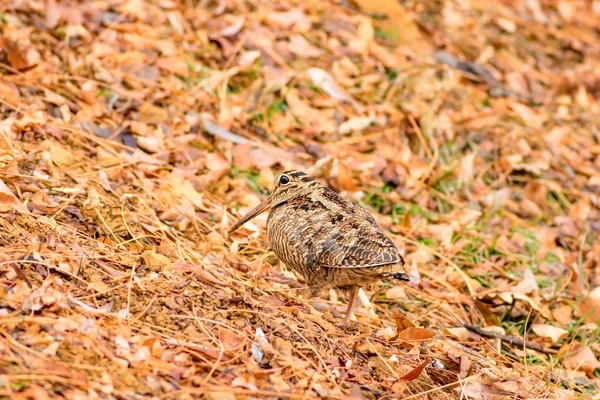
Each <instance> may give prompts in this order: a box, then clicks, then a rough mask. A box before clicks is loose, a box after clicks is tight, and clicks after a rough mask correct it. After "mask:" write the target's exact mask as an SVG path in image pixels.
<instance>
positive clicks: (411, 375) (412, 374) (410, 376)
mask: <svg viewBox="0 0 600 400" xmlns="http://www.w3.org/2000/svg"><path fill="white" fill-rule="evenodd" d="M427 365H429V361H425V362H423V363H422V364H421V365H419V366H418V367H416V368H415V369H413V370H412V371H410V372H409V373H407V374H405V375H402V376H401V377H400V379H402V380H403V381H412V380H413V379H417V378H418V377H419V375H421V373H422V372H423V370H424V369H425V367H426V366H427Z"/></svg>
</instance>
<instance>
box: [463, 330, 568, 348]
mask: <svg viewBox="0 0 600 400" xmlns="http://www.w3.org/2000/svg"><path fill="white" fill-rule="evenodd" d="M463 326H464V327H465V328H467V329H468V330H470V331H472V332H475V333H476V334H478V335H480V336H483V337H487V338H494V339H500V340H502V341H504V342H506V343H508V344H512V345H513V346H520V347H527V348H529V349H532V350H535V351H539V352H540V353H545V354H556V353H558V350H555V349H551V348H545V347H544V346H542V345H541V344H539V343H536V342H532V341H529V340H523V339H521V338H520V337H516V336H508V335H503V334H501V333H497V332H490V331H486V330H485V329H481V328H478V327H476V326H473V325H467V324H464V325H463Z"/></svg>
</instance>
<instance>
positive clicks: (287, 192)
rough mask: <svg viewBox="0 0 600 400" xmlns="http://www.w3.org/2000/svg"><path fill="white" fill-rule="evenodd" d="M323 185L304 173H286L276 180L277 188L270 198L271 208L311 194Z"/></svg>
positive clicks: (292, 171)
mask: <svg viewBox="0 0 600 400" xmlns="http://www.w3.org/2000/svg"><path fill="white" fill-rule="evenodd" d="M320 186H321V184H320V183H319V182H317V181H315V180H314V179H313V178H311V177H310V176H308V175H306V174H305V173H304V172H302V171H294V170H291V171H285V172H283V173H281V174H279V175H278V176H277V178H275V188H274V189H273V192H272V193H271V196H269V198H270V199H271V207H273V206H276V205H277V204H281V203H283V202H285V201H288V200H290V199H293V198H294V197H296V196H301V195H304V194H306V193H309V192H311V191H313V190H315V189H317V188H318V187H320Z"/></svg>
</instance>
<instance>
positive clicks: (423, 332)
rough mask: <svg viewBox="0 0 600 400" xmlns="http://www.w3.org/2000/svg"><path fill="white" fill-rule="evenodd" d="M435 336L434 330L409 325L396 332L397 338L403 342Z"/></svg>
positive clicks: (418, 340) (417, 340)
mask: <svg viewBox="0 0 600 400" xmlns="http://www.w3.org/2000/svg"><path fill="white" fill-rule="evenodd" d="M434 336H435V332H432V331H430V330H428V329H423V328H413V327H409V328H406V329H405V330H403V331H402V332H400V333H399V334H398V338H397V340H400V341H403V342H420V341H422V340H428V339H431V338H432V337H434Z"/></svg>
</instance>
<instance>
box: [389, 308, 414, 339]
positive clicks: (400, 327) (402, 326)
mask: <svg viewBox="0 0 600 400" xmlns="http://www.w3.org/2000/svg"><path fill="white" fill-rule="evenodd" d="M394 319H395V320H396V332H398V334H400V332H402V331H404V330H406V329H408V328H415V327H416V326H415V324H413V323H412V321H411V320H409V319H408V318H406V317H405V316H404V314H402V313H400V312H398V311H394Z"/></svg>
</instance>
